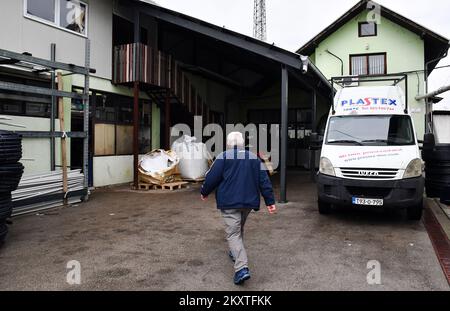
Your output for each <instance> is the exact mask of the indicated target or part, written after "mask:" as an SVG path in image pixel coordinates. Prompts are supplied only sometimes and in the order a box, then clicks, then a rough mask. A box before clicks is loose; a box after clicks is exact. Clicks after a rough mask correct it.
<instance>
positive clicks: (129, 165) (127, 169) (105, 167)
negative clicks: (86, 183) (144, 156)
mask: <svg viewBox="0 0 450 311" xmlns="http://www.w3.org/2000/svg"><path fill="white" fill-rule="evenodd" d="M93 173H94V187H105V186H109V185H117V184H124V183H127V182H132V181H133V175H134V173H133V156H132V155H130V156H112V157H94V172H93Z"/></svg>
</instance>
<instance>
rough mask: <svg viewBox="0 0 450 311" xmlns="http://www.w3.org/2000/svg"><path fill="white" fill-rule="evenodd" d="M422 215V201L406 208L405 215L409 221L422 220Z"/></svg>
mask: <svg viewBox="0 0 450 311" xmlns="http://www.w3.org/2000/svg"><path fill="white" fill-rule="evenodd" d="M422 213H423V201H420V203H419V204H417V205H414V206H411V207H408V209H407V210H406V214H407V216H408V219H409V220H420V219H422Z"/></svg>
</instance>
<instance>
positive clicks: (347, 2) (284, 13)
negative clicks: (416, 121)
mask: <svg viewBox="0 0 450 311" xmlns="http://www.w3.org/2000/svg"><path fill="white" fill-rule="evenodd" d="M156 2H157V3H158V4H159V5H161V6H163V7H166V8H168V9H171V10H175V11H178V12H181V13H184V14H187V15H190V16H193V17H196V18H199V19H202V20H205V21H207V22H210V23H212V24H215V25H219V26H225V27H226V28H228V29H230V30H234V31H237V32H240V33H243V34H246V35H249V36H251V35H252V33H253V28H252V27H253V0H156ZM357 2H358V0H338V1H336V0H313V1H311V0H266V10H267V37H268V40H267V41H268V42H270V43H272V42H274V43H275V44H276V45H277V46H279V47H282V48H284V49H287V50H290V51H296V50H297V49H298V48H299V47H301V46H302V45H303V44H304V43H306V42H307V41H308V40H309V39H311V38H313V37H314V36H315V35H316V34H318V33H319V32H320V31H321V30H323V29H324V28H325V27H327V26H328V25H330V24H331V23H332V22H334V21H335V20H336V19H337V18H339V17H340V16H341V15H342V14H344V13H345V12H346V11H347V10H348V9H350V8H351V7H352V6H353V5H355V4H356V3H357ZM377 2H378V3H380V4H382V5H384V6H386V7H388V8H390V9H392V10H394V11H396V12H397V13H400V14H402V15H404V16H405V17H407V18H409V19H411V20H413V21H415V22H417V23H419V24H421V25H422V26H424V27H426V28H428V29H430V30H432V31H434V32H436V33H438V34H440V35H442V36H444V37H446V38H450V1H448V0H427V1H424V0H378V1H377ZM439 65H450V58H447V59H445V60H443V61H441V63H440V64H439ZM444 84H446V85H448V84H450V68H446V69H439V70H435V72H433V74H432V76H431V79H430V89H433V90H434V89H435V88H438V87H440V86H443V85H444ZM445 95H446V96H445V97H446V102H448V103H449V104H450V93H449V92H448V93H446V94H445Z"/></svg>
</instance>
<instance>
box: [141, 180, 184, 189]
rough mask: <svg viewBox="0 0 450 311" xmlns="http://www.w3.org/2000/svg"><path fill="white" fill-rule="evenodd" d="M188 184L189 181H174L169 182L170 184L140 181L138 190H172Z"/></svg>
mask: <svg viewBox="0 0 450 311" xmlns="http://www.w3.org/2000/svg"><path fill="white" fill-rule="evenodd" d="M187 184H189V183H188V182H184V181H180V182H173V183H168V184H163V185H154V184H147V183H140V184H139V185H138V190H145V191H150V190H170V191H174V190H180V189H183V186H185V185H187Z"/></svg>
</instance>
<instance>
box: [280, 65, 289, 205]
mask: <svg viewBox="0 0 450 311" xmlns="http://www.w3.org/2000/svg"><path fill="white" fill-rule="evenodd" d="M288 83H289V75H288V71H287V68H286V66H285V65H282V66H281V133H280V137H281V161H280V203H287V195H286V165H287V164H286V162H287V138H288V111H289V100H288V96H289V95H288V93H289V84H288Z"/></svg>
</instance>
